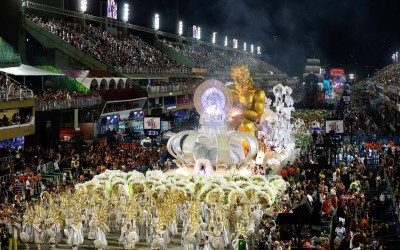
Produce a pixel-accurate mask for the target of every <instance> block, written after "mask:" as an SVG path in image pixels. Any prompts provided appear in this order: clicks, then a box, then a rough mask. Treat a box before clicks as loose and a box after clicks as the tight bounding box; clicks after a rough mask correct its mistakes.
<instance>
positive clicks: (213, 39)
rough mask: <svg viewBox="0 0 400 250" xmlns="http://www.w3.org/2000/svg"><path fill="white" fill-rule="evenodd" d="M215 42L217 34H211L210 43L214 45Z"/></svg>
mask: <svg viewBox="0 0 400 250" xmlns="http://www.w3.org/2000/svg"><path fill="white" fill-rule="evenodd" d="M216 40H217V32H213V33H212V39H211V43H212V44H215V41H216Z"/></svg>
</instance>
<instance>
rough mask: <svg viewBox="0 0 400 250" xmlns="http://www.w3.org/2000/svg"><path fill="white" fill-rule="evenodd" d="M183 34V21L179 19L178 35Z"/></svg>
mask: <svg viewBox="0 0 400 250" xmlns="http://www.w3.org/2000/svg"><path fill="white" fill-rule="evenodd" d="M182 34H183V22H182V21H179V23H178V35H180V36H181V35H182Z"/></svg>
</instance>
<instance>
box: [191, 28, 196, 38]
mask: <svg viewBox="0 0 400 250" xmlns="http://www.w3.org/2000/svg"><path fill="white" fill-rule="evenodd" d="M192 30H193V32H192V37H193V38H195V39H197V26H196V25H193V26H192Z"/></svg>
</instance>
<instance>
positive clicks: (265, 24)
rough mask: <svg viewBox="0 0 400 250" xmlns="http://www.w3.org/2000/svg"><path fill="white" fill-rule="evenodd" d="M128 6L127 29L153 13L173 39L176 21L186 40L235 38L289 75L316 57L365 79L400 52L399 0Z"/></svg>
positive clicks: (181, 0) (158, 0) (135, 0)
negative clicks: (194, 31)
mask: <svg viewBox="0 0 400 250" xmlns="http://www.w3.org/2000/svg"><path fill="white" fill-rule="evenodd" d="M90 1H93V0H88V2H89V5H90ZM124 2H125V1H121V0H120V1H118V3H119V5H122V4H123V3H124ZM126 2H129V3H130V4H131V6H133V7H131V9H132V10H133V12H132V14H131V19H130V22H131V23H134V24H138V25H141V26H146V27H151V26H152V18H153V15H154V13H156V12H157V13H159V14H160V20H161V21H160V22H161V27H160V30H162V31H167V32H173V33H175V32H176V26H177V24H176V21H177V18H178V19H179V20H182V21H183V22H184V30H185V33H186V34H185V35H187V31H188V28H189V27H191V26H192V25H200V26H201V27H202V34H203V36H202V40H206V41H210V36H211V33H212V32H213V31H216V32H217V33H218V35H219V37H218V38H219V40H218V42H219V43H220V44H222V43H223V36H225V35H227V36H228V37H229V38H230V42H231V39H232V38H234V37H236V38H238V39H239V44H240V47H242V44H243V42H244V41H246V42H247V44H248V47H249V44H251V43H254V44H259V45H261V46H262V50H263V53H264V56H266V57H267V60H268V61H269V62H271V63H272V64H274V65H277V66H278V67H279V68H280V69H282V70H284V71H286V72H287V73H289V74H290V75H299V74H300V73H302V71H303V69H304V63H305V59H306V58H310V57H314V55H315V57H316V58H320V59H321V62H322V64H323V65H327V66H328V67H345V68H346V70H347V71H348V72H349V71H352V72H355V73H356V74H357V75H359V76H366V75H367V73H369V74H371V73H373V72H374V71H376V69H379V68H381V67H383V66H385V65H387V64H389V63H390V62H391V59H390V56H391V54H392V53H393V52H395V51H396V50H400V1H399V0H337V1H334V0H201V1H200V0H178V1H177V0H142V1H139V0H126ZM177 6H178V10H177ZM92 11H93V10H92ZM119 11H122V8H119ZM120 16H121V15H120ZM274 36H277V39H276V46H275V39H274Z"/></svg>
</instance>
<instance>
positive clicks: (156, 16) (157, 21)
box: [153, 14, 160, 30]
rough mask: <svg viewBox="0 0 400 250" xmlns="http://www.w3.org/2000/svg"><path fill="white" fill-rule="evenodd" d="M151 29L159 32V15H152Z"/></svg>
mask: <svg viewBox="0 0 400 250" xmlns="http://www.w3.org/2000/svg"><path fill="white" fill-rule="evenodd" d="M153 28H154V29H155V30H159V29H160V15H158V14H155V15H154V23H153Z"/></svg>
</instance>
